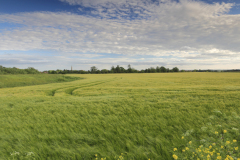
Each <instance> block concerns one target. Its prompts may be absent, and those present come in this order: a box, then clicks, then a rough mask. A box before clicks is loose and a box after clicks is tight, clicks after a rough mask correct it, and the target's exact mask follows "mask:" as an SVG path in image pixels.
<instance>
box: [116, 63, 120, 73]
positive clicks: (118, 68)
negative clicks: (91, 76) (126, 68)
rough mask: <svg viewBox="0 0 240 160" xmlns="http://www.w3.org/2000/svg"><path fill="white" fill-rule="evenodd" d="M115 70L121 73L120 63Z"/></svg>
mask: <svg viewBox="0 0 240 160" xmlns="http://www.w3.org/2000/svg"><path fill="white" fill-rule="evenodd" d="M115 71H116V73H120V67H119V65H117V67H116V68H115Z"/></svg>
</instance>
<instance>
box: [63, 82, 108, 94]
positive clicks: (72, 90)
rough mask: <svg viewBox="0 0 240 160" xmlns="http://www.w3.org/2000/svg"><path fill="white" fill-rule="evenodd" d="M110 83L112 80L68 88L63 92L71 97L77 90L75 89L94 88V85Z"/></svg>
mask: <svg viewBox="0 0 240 160" xmlns="http://www.w3.org/2000/svg"><path fill="white" fill-rule="evenodd" d="M111 81H113V80H108V81H98V82H97V83H91V84H89V85H85V86H80V87H73V88H69V89H67V90H65V93H67V94H69V95H73V92H74V91H75V90H77V89H80V88H85V87H92V86H96V85H99V84H103V83H107V82H111Z"/></svg>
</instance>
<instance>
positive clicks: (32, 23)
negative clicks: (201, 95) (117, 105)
mask: <svg viewBox="0 0 240 160" xmlns="http://www.w3.org/2000/svg"><path fill="white" fill-rule="evenodd" d="M239 62H240V0H21V1H19V0H0V65H2V66H4V67H17V68H28V67H34V68H36V69H38V70H39V71H44V70H56V69H68V70H70V69H71V66H72V67H73V69H74V70H89V69H90V67H91V66H96V67H97V68H98V69H110V68H111V66H113V65H114V66H116V65H120V66H121V67H124V68H127V65H128V64H130V65H131V66H132V67H133V68H135V69H138V70H141V69H146V68H150V67H156V66H165V67H166V68H173V67H178V68H179V69H187V70H188V69H240V63H239Z"/></svg>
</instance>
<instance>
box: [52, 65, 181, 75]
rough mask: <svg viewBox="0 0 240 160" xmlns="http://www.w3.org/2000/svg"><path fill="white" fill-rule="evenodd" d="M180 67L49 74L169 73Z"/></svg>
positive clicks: (122, 68)
mask: <svg viewBox="0 0 240 160" xmlns="http://www.w3.org/2000/svg"><path fill="white" fill-rule="evenodd" d="M179 71H180V70H179V69H178V67H174V68H172V69H169V68H165V67H164V66H161V67H159V66H157V67H155V68H154V67H150V68H147V69H142V70H137V69H134V68H133V67H131V65H130V64H129V65H128V68H127V69H125V68H124V67H120V66H119V65H117V66H116V67H114V66H112V67H111V69H109V70H108V69H102V70H99V69H98V68H97V67H96V66H92V67H91V68H90V70H88V71H84V70H59V69H58V70H49V71H48V73H49V74H71V73H72V74H107V73H167V72H179Z"/></svg>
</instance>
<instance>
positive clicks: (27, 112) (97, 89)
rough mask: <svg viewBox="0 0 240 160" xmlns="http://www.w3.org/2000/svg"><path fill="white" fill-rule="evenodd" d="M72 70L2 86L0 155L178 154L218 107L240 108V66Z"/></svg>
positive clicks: (162, 158)
mask: <svg viewBox="0 0 240 160" xmlns="http://www.w3.org/2000/svg"><path fill="white" fill-rule="evenodd" d="M71 76H81V77H82V78H85V79H82V80H78V81H73V82H66V83H52V84H46V85H37V86H26V87H15V88H2V89H0V102H1V103H0V125H1V127H0V148H1V150H0V159H13V158H17V157H20V156H22V158H28V156H27V154H29V152H31V153H33V154H31V156H32V157H31V158H35V159H96V158H98V159H100V158H106V159H119V156H121V157H123V158H124V159H135V160H147V159H149V158H150V159H151V160H152V159H155V160H156V159H157V160H167V159H173V157H172V155H173V148H174V147H177V148H179V147H181V146H184V145H185V143H184V142H183V141H182V139H181V137H182V135H183V133H186V132H187V131H189V130H199V128H201V127H203V126H205V125H207V123H208V122H209V118H208V117H209V116H210V115H212V113H213V111H214V110H216V109H217V110H218V111H221V112H222V113H224V114H226V115H231V113H232V112H235V113H236V114H237V115H239V114H240V110H239V107H240V99H239V97H240V83H239V79H240V74H238V73H170V74H169V73H168V74H167V73H166V74H163V73H161V74H112V75H109V74H108V75H71ZM50 93H54V94H50ZM221 123H222V125H224V126H226V125H228V121H224V119H222V121H221ZM199 134H202V133H200V132H199ZM192 136H193V137H194V138H196V139H198V137H200V136H201V135H198V134H195V135H192ZM237 145H239V143H238V142H237ZM11 154H12V155H11ZM96 155H97V156H96Z"/></svg>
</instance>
